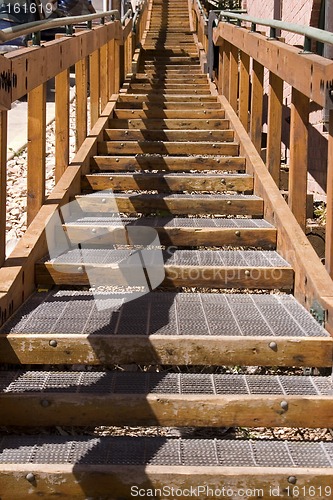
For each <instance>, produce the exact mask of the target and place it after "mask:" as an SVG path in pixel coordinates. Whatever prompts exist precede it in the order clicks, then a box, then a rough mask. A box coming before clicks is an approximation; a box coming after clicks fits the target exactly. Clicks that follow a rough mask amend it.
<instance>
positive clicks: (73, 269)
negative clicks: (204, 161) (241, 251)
mask: <svg viewBox="0 0 333 500" xmlns="http://www.w3.org/2000/svg"><path fill="white" fill-rule="evenodd" d="M79 267H82V263H80V262H76V263H71V264H64V263H57V264H56V266H54V265H53V264H52V263H50V262H45V263H44V262H39V263H37V265H36V280H37V283H38V284H40V285H81V286H89V285H90V284H91V283H90V279H89V276H88V274H87V272H86V270H89V268H90V267H91V268H92V269H93V270H94V279H99V278H100V279H103V277H104V278H105V276H107V273H108V272H109V270H110V267H109V266H108V265H107V264H105V265H103V264H94V265H91V266H89V265H86V266H84V269H83V270H82V271H81V272H78V271H77V270H78V268H79ZM164 269H165V279H164V281H163V283H162V286H165V287H172V288H174V287H206V286H207V284H209V286H210V287H212V288H223V289H229V288H236V289H243V288H246V289H249V290H255V289H258V290H260V289H265V290H276V289H279V290H292V288H293V284H294V279H293V278H294V276H293V270H292V269H291V268H289V267H276V268H274V267H251V266H248V267H240V266H235V267H232V266H230V267H225V266H198V265H196V266H189V265H185V264H181V265H179V266H178V265H170V264H167V263H166V264H165V265H164ZM111 275H112V284H114V285H119V286H126V285H128V281H127V278H126V277H125V278H124V276H123V271H122V270H121V269H117V268H114V269H112V271H111V273H110V277H111Z"/></svg>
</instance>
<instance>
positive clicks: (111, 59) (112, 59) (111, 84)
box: [108, 38, 116, 97]
mask: <svg viewBox="0 0 333 500" xmlns="http://www.w3.org/2000/svg"><path fill="white" fill-rule="evenodd" d="M115 48H116V46H115V40H114V38H113V39H112V40H110V41H109V47H108V54H109V61H108V72H109V78H108V80H109V97H111V96H112V94H115V93H116V87H115V76H114V75H115Z"/></svg>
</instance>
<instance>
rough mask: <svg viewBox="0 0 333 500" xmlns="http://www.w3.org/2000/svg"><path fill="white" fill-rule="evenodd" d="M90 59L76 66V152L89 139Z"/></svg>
mask: <svg viewBox="0 0 333 500" xmlns="http://www.w3.org/2000/svg"><path fill="white" fill-rule="evenodd" d="M87 95H88V59H87V58H84V59H82V60H81V61H79V62H78V63H76V64H75V124H76V135H75V147H76V151H77V150H78V149H79V148H80V146H81V145H82V144H83V141H84V140H85V138H86V137H87V128H88V106H87Z"/></svg>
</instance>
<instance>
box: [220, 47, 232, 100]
mask: <svg viewBox="0 0 333 500" xmlns="http://www.w3.org/2000/svg"><path fill="white" fill-rule="evenodd" d="M230 49H231V46H230V43H229V42H227V41H226V40H224V42H223V64H222V95H225V96H226V97H227V98H228V97H229V78H230Z"/></svg>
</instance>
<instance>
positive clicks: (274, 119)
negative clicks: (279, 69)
mask: <svg viewBox="0 0 333 500" xmlns="http://www.w3.org/2000/svg"><path fill="white" fill-rule="evenodd" d="M282 104H283V80H281V78H279V77H278V76H277V75H275V74H274V73H272V72H270V74H269V95H268V132H267V168H268V170H269V172H270V174H271V176H272V177H273V179H274V181H275V183H276V184H277V186H279V184H280V166H281V133H282Z"/></svg>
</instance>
